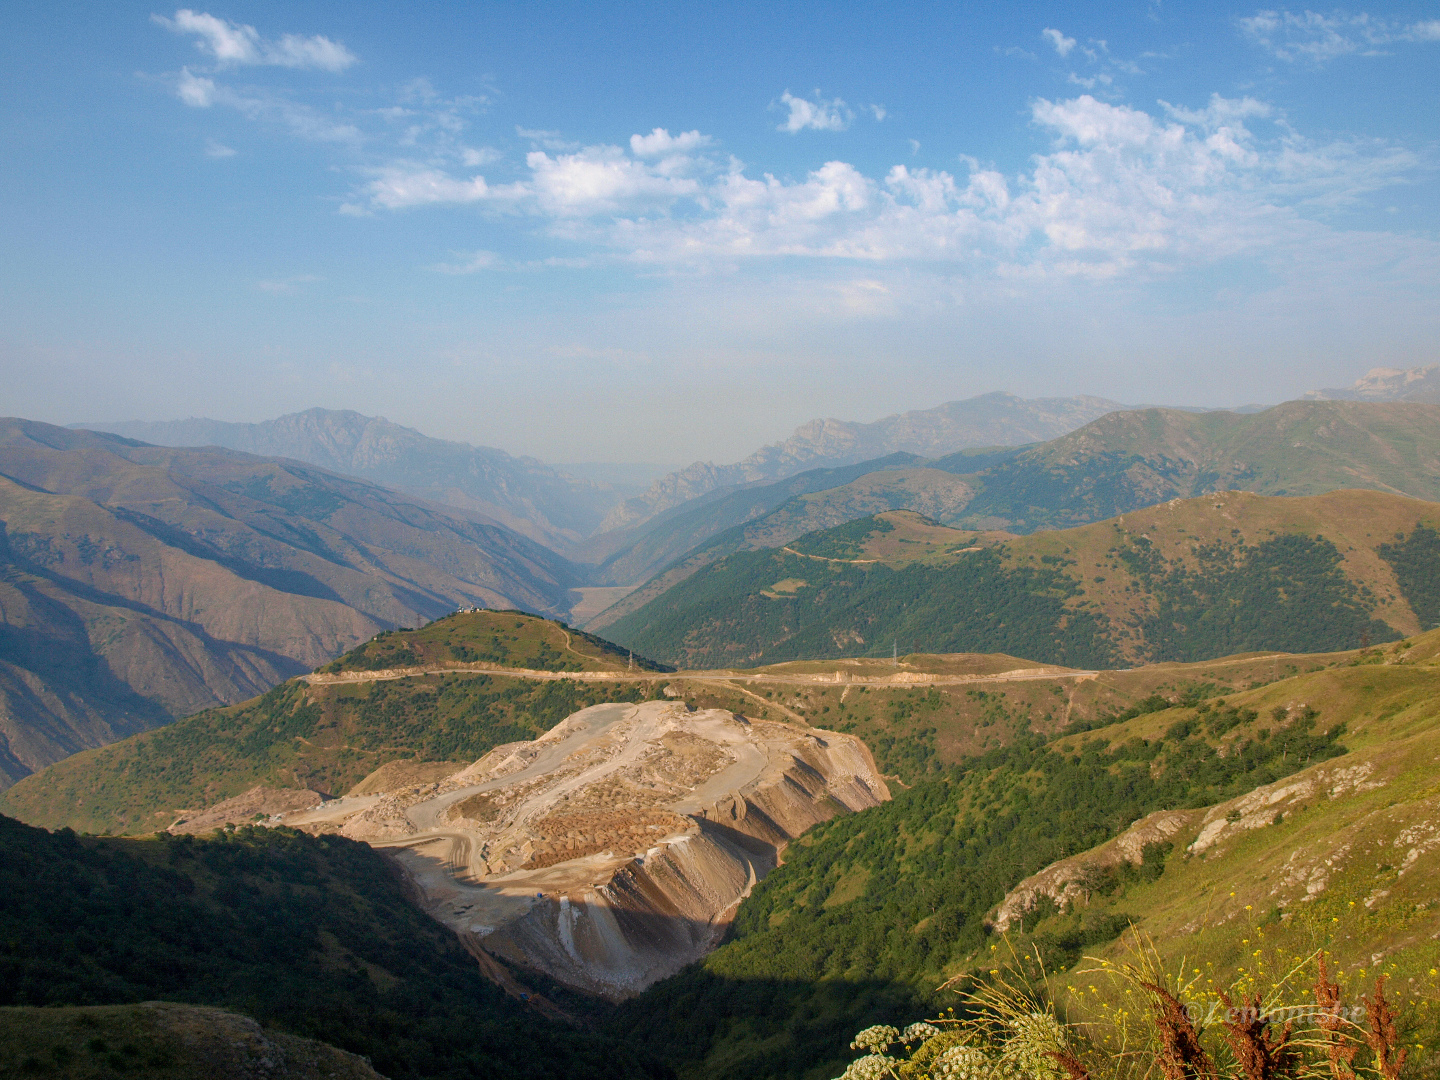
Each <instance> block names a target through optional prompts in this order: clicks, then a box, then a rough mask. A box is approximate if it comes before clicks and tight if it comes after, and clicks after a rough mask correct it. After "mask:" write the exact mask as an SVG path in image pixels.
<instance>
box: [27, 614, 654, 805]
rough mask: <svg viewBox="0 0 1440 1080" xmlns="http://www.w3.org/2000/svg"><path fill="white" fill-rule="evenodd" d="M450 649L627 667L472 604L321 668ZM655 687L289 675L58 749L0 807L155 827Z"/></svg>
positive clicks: (460, 753)
mask: <svg viewBox="0 0 1440 1080" xmlns="http://www.w3.org/2000/svg"><path fill="white" fill-rule="evenodd" d="M567 637H568V639H569V644H568V646H567V645H566V639H567ZM452 650H458V651H459V653H460V654H461V656H470V655H473V656H474V657H475V658H476V659H485V660H488V661H489V662H491V663H496V664H501V665H504V666H513V667H528V668H539V669H542V670H543V669H548V670H557V671H565V670H576V669H584V670H618V669H623V668H625V667H626V665H627V664H628V657H627V656H626V654H625V653H624V652H623V651H622V650H619V649H616V648H615V647H614V646H611V645H609V644H608V643H605V642H601V641H600V640H599V639H595V638H590V637H588V636H586V635H581V634H578V633H577V632H576V631H573V630H570V631H567V630H565V629H564V628H563V627H562V626H561V625H560V624H558V623H554V622H550V621H547V620H544V619H539V618H536V617H535V616H531V615H524V614H521V613H518V612H480V613H475V614H464V615H455V616H451V617H449V618H446V619H440V620H437V621H436V622H434V623H431V624H430V625H429V626H427V627H424V628H423V629H420V630H414V631H398V632H391V633H386V634H382V635H379V636H378V637H377V638H376V639H374V640H373V641H371V642H368V643H366V644H365V645H362V646H360V647H359V648H357V649H355V650H354V651H352V652H350V653H347V654H346V655H345V656H344V657H342V658H341V659H340V660H339V661H336V662H335V663H334V664H331V665H327V670H329V669H331V668H336V667H338V668H340V669H342V670H367V669H374V668H376V667H388V666H393V665H395V664H405V665H408V664H411V663H422V662H423V663H430V662H432V661H433V662H436V663H446V662H448V663H455V664H458V663H461V662H463V661H462V660H457V659H455V652H454V651H452ZM639 663H641V661H637V664H639ZM656 692H658V690H657V687H656V686H654V685H651V684H648V683H626V684H623V685H606V684H586V683H579V682H574V681H571V680H563V679H562V680H557V681H553V682H537V681H534V680H527V679H517V678H512V677H507V676H505V675H503V674H490V673H471V674H453V675H426V676H418V677H414V678H406V679H396V680H388V681H383V682H368V683H358V684H343V683H341V684H331V685H319V686H308V685H306V684H305V683H304V682H302V681H299V680H292V681H290V682H287V683H284V684H282V685H280V686H278V687H276V688H275V689H273V690H271V691H269V692H268V693H266V694H264V695H262V696H261V697H258V698H255V699H253V700H251V701H247V702H245V703H243V704H241V705H234V706H231V707H229V708H226V709H211V710H207V711H205V712H201V713H197V714H196V715H194V716H191V717H187V718H186V719H184V720H180V721H177V722H176V723H174V724H171V725H168V726H167V727H163V728H159V729H157V730H155V731H150V732H146V733H144V734H141V735H138V736H135V737H133V738H130V739H126V740H124V741H123V742H119V743H114V744H112V745H110V746H106V747H102V748H100V749H97V750H90V751H86V752H85V753H81V754H76V755H74V756H72V757H69V758H66V759H65V760H64V761H61V762H58V763H57V764H55V765H52V766H51V767H50V768H49V769H46V770H45V771H44V772H42V773H39V774H37V775H35V776H33V777H27V778H26V779H25V780H22V781H21V782H20V783H19V784H17V785H16V786H15V787H13V788H11V789H10V790H8V791H6V792H4V793H3V794H0V811H3V812H5V813H8V814H13V815H15V816H16V817H19V818H20V819H22V820H24V821H28V822H30V823H32V824H36V825H42V826H45V827H47V828H59V827H61V826H68V827H70V828H74V829H79V830H82V831H86V832H116V833H129V834H145V833H149V832H154V831H155V830H156V829H164V828H166V827H167V826H169V825H170V823H171V822H172V821H174V819H175V817H176V816H177V815H178V814H179V812H180V811H182V810H185V809H199V808H203V807H206V806H211V805H213V804H215V803H217V802H220V801H221V800H223V799H226V798H229V797H230V796H232V795H238V794H240V793H241V792H243V791H246V790H248V789H250V788H251V787H254V786H255V785H257V784H264V785H267V786H270V787H279V788H311V789H313V790H316V791H319V792H322V793H324V794H327V795H338V794H342V793H344V792H345V791H346V790H348V789H349V788H351V787H353V786H354V785H355V784H357V783H359V782H360V780H362V779H363V778H364V777H365V776H367V775H368V774H370V773H371V772H373V771H374V770H375V769H376V768H378V767H380V766H381V765H383V764H385V763H386V762H390V761H394V760H397V759H405V758H418V759H420V760H424V761H449V760H467V759H468V760H473V759H476V758H479V757H481V756H482V755H483V754H485V753H486V752H487V751H488V750H490V749H491V748H492V747H494V746H498V745H500V744H501V743H505V742H514V741H516V740H519V739H533V738H535V737H536V736H537V735H540V734H541V733H543V732H544V731H546V730H547V729H548V728H550V727H551V726H552V725H554V724H555V723H557V722H559V721H560V720H562V719H563V718H564V717H566V716H568V715H569V714H570V713H571V712H574V711H575V710H577V709H581V708H584V707H585V706H587V705H593V704H598V703H599V702H602V701H625V700H643V699H644V698H646V697H648V696H652V695H653V694H654V693H656Z"/></svg>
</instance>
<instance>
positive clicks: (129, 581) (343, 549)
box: [0, 419, 576, 787]
mask: <svg viewBox="0 0 1440 1080" xmlns="http://www.w3.org/2000/svg"><path fill="white" fill-rule="evenodd" d="M0 526H3V529H0V787H3V786H5V785H7V784H8V783H11V782H13V781H14V780H15V779H16V778H18V777H19V776H23V775H25V774H26V773H29V772H31V771H33V770H35V769H37V768H40V767H43V766H44V765H47V764H49V763H50V762H53V761H57V760H59V759H60V758H62V757H64V756H65V755H67V754H71V753H74V752H75V751H77V750H81V749H84V748H86V747H92V746H98V745H101V744H103V743H107V742H110V741H113V740H114V739H116V738H119V737H123V736H125V735H128V734H131V733H133V732H136V731H141V730H144V729H146V728H149V727H153V726H155V725H157V724H162V723H166V722H168V721H169V720H171V719H173V718H175V717H177V716H184V715H186V714H188V713H192V712H195V711H196V710H198V709H202V708H206V707H209V706H214V705H225V704H231V703H233V702H237V701H242V700H244V699H246V698H249V697H251V696H253V695H255V694H256V693H260V692H262V691H264V690H266V689H268V688H269V687H271V686H273V685H275V684H276V683H277V682H280V681H282V680H283V679H285V678H288V677H289V676H292V675H294V674H296V673H298V672H301V671H305V670H309V669H311V668H313V667H315V666H317V665H318V664H322V663H324V662H326V661H327V660H329V659H331V658H333V657H334V656H336V655H338V654H339V653H341V652H343V651H344V650H346V649H347V648H350V647H351V646H353V645H355V644H356V643H358V642H361V641H364V640H367V639H368V638H370V637H372V636H373V635H374V634H375V633H376V632H377V631H380V630H383V629H387V628H390V627H394V626H397V625H398V626H413V625H415V624H417V623H420V622H423V621H426V620H428V619H430V618H433V617H435V616H437V615H441V614H444V613H447V612H450V611H453V610H455V609H456V608H458V607H465V606H470V605H481V606H486V607H497V608H525V609H527V610H531V611H537V612H542V613H546V614H552V615H555V614H562V613H564V612H565V611H566V610H567V609H568V607H569V605H570V594H569V590H570V588H571V587H572V586H573V585H574V584H575V583H576V582H575V577H574V570H573V567H571V565H570V564H569V563H567V562H566V561H565V560H564V559H562V558H561V557H559V556H558V555H555V554H554V553H553V552H551V551H549V550H548V549H546V548H544V547H542V546H541V545H540V544H538V543H535V542H534V541H532V540H529V539H527V538H526V537H523V536H521V535H519V534H518V533H515V532H512V531H510V530H509V529H506V528H504V527H503V526H501V525H496V524H486V523H482V522H476V521H469V520H465V519H463V518H460V517H457V516H453V515H451V514H448V513H445V512H444V511H443V510H441V509H440V508H437V507H435V506H431V505H426V504H424V503H420V502H417V501H415V500H412V499H408V498H405V497H404V496H401V495H397V494H396V493H395V492H393V491H390V490H388V489H386V488H383V487H379V486H377V485H375V484H372V483H369V482H367V481H364V480H356V479H353V478H351V477H345V476H339V475H336V474H335V473H331V472H328V471H325V470H322V469H317V468H314V467H311V466H306V465H302V464H299V463H298V462H295V461H293V460H277V459H273V458H263V457H257V456H254V455H250V454H244V453H238V452H236V451H232V450H224V449H219V448H215V447H210V448H199V449H169V448H162V447H152V446H146V445H143V444H140V443H136V442H134V441H132V440H129V439H124V438H121V437H119V436H116V435H109V434H99V433H95V432H90V431H75V430H71V429H68V428H60V427H52V426H51V425H48V424H38V423H32V422H29V421H25V420H15V419H7V420H0Z"/></svg>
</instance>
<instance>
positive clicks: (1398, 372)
mask: <svg viewBox="0 0 1440 1080" xmlns="http://www.w3.org/2000/svg"><path fill="white" fill-rule="evenodd" d="M1305 398H1306V400H1309V401H1429V402H1440V364H1431V365H1430V366H1429V367H1418V368H1383V367H1377V368H1371V369H1370V370H1369V371H1367V372H1366V373H1365V374H1364V375H1362V376H1361V377H1360V378H1358V379H1356V380H1355V381H1354V382H1353V383H1352V384H1351V385H1349V386H1345V387H1331V388H1330V389H1328V390H1311V391H1310V392H1309V393H1308V394H1306V395H1305Z"/></svg>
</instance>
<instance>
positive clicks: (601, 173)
mask: <svg viewBox="0 0 1440 1080" xmlns="http://www.w3.org/2000/svg"><path fill="white" fill-rule="evenodd" d="M525 163H526V164H527V165H528V166H529V167H530V173H531V180H530V183H529V194H530V195H531V196H532V197H533V199H534V201H535V202H536V203H537V204H538V205H539V206H540V208H541V209H543V210H545V211H548V212H549V213H552V214H555V215H557V216H560V217H577V216H589V215H593V214H599V213H614V212H619V211H622V210H624V209H627V208H634V207H635V206H636V205H637V204H639V205H650V206H662V205H665V204H668V203H670V202H672V201H674V200H675V199H677V198H681V197H684V196H690V195H695V194H698V193H699V190H700V186H699V184H698V183H697V182H696V181H695V180H693V179H690V178H687V177H684V176H673V175H667V172H668V170H666V169H664V168H663V166H664V165H665V164H666V161H664V160H662V162H661V166H662V167H650V166H646V165H645V164H644V163H642V162H640V161H636V160H634V159H632V158H627V157H626V156H625V153H624V151H622V150H621V149H620V148H619V147H618V146H592V147H586V148H585V149H583V150H581V151H579V152H578V153H574V154H559V155H557V156H555V157H553V158H552V157H550V155H549V154H547V153H545V152H544V151H543V150H532V151H531V152H530V153H529V154H527V155H526V156H525Z"/></svg>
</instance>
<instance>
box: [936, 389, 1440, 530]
mask: <svg viewBox="0 0 1440 1080" xmlns="http://www.w3.org/2000/svg"><path fill="white" fill-rule="evenodd" d="M933 464H934V465H935V466H936V467H938V468H948V469H953V470H956V471H959V470H962V469H965V464H964V462H963V461H961V460H952V459H944V458H942V459H940V460H939V461H937V462H934V463H933ZM974 479H975V481H976V488H977V492H976V495H975V498H974V499H973V500H972V501H971V502H970V503H969V505H967V506H966V507H965V509H964V511H963V512H962V513H960V514H957V515H954V516H953V517H947V518H946V519H945V520H946V521H947V523H950V524H957V525H964V526H967V527H970V528H981V529H1009V530H1011V531H1012V532H1022V533H1024V532H1032V531H1034V530H1036V529H1061V528H1066V527H1068V526H1072V525H1081V524H1085V523H1086V522H1091V521H1100V520H1103V519H1105V518H1109V517H1114V516H1115V515H1117V514H1125V513H1129V512H1131V511H1133V510H1138V509H1140V508H1141V507H1145V506H1153V505H1154V504H1156V503H1161V502H1165V501H1166V500H1169V499H1175V498H1180V499H1188V498H1191V497H1193V496H1196V495H1201V494H1203V493H1205V492H1210V491H1253V492H1255V493H1257V494H1261V495H1319V494H1321V493H1323V492H1326V491H1335V490H1339V489H1342V488H1368V489H1373V490H1375V491H1387V492H1393V493H1396V494H1404V495H1410V496H1412V497H1414V498H1417V499H1430V500H1435V501H1440V405H1431V404H1419V403H1414V402H1391V403H1374V402H1358V401H1287V402H1286V403H1285V404H1283V405H1277V406H1276V407H1275V408H1273V409H1267V410H1265V411H1264V412H1259V413H1248V414H1241V413H1231V412H1209V413H1189V412H1180V411H1178V410H1175V409H1139V410H1134V411H1126V412H1114V413H1110V414H1108V415H1106V416H1102V417H1101V418H1100V419H1098V420H1095V421H1092V422H1091V423H1089V424H1086V425H1085V426H1084V427H1083V428H1080V429H1079V430H1077V431H1074V432H1071V433H1070V434H1069V435H1064V436H1061V437H1060V438H1058V439H1054V440H1052V441H1050V442H1048V443H1043V444H1041V445H1040V446H1037V447H1034V448H1032V449H1029V450H1026V451H1025V452H1023V453H1021V454H1019V455H1017V456H1016V457H1014V458H1013V459H1012V460H1010V461H1007V462H1003V463H1001V464H999V465H996V466H994V467H992V468H989V469H987V470H986V471H985V472H984V473H982V474H981V475H980V476H978V477H975V478H974Z"/></svg>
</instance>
